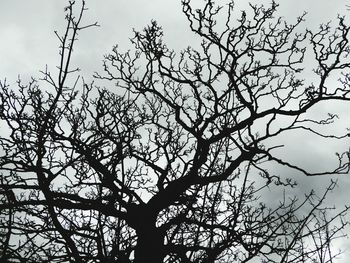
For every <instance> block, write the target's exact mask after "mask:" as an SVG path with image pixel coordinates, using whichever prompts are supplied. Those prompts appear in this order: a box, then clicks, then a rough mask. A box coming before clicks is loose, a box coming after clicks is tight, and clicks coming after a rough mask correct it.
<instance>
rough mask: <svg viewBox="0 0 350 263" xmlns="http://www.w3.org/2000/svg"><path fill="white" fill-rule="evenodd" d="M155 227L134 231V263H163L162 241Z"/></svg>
mask: <svg viewBox="0 0 350 263" xmlns="http://www.w3.org/2000/svg"><path fill="white" fill-rule="evenodd" d="M158 232H159V230H157V229H156V228H155V227H149V228H147V229H142V231H136V233H137V236H138V238H137V245H136V249H135V261H134V262H135V263H163V259H164V257H165V255H164V243H163V242H164V240H163V237H162V235H160V234H159V233H158Z"/></svg>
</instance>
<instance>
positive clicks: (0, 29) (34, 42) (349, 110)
mask: <svg viewBox="0 0 350 263" xmlns="http://www.w3.org/2000/svg"><path fill="white" fill-rule="evenodd" d="M77 2H79V1H77ZM194 2H196V3H201V2H202V0H194ZM217 2H220V1H219V0H217ZM221 2H223V1H221ZM247 2H248V1H246V0H237V1H236V4H237V6H238V8H239V9H244V8H245V6H247ZM252 2H255V3H269V2H270V1H266V0H262V1H259V0H255V1H252ZM277 2H278V3H279V4H280V8H279V12H278V14H279V15H281V16H284V17H285V19H286V20H287V21H290V22H293V21H295V18H296V16H297V15H300V14H302V13H303V11H307V12H308V15H307V17H306V19H307V21H306V23H305V26H306V27H308V28H311V29H315V28H317V26H318V24H319V23H321V22H327V21H329V20H335V18H336V16H337V14H338V13H340V14H346V15H349V14H350V11H347V10H346V9H347V8H346V5H347V4H350V1H345V0H280V1H277ZM66 3H67V1H64V0H60V1H59V0H51V1H48V0H31V1H25V0H0V37H1V40H0V79H1V80H4V78H7V80H8V82H9V83H14V81H15V80H16V79H17V75H18V74H20V75H21V76H22V77H24V78H27V77H29V76H31V75H34V76H36V77H38V76H39V74H38V72H39V70H41V69H44V68H45V65H46V64H48V66H49V68H50V69H51V70H52V71H53V70H54V68H55V66H56V65H57V62H58V41H57V39H56V37H55V35H54V32H53V31H54V30H60V29H61V32H62V30H63V29H64V20H63V18H64V13H63V8H64V6H65V5H66ZM87 6H88V7H89V11H88V12H87V13H86V14H85V21H87V22H95V21H97V22H98V23H99V24H100V25H101V27H99V28H92V29H89V30H87V31H85V32H82V33H81V35H80V41H79V42H78V44H77V47H76V53H75V57H74V62H75V64H76V65H77V66H79V67H80V68H82V75H83V76H85V78H86V77H87V76H89V75H91V74H92V73H93V72H94V71H101V70H102V67H101V65H102V58H103V55H104V54H106V53H108V52H109V51H110V50H111V48H112V46H113V45H115V44H119V46H120V48H121V50H127V49H129V48H131V46H130V44H129V42H128V39H129V38H130V37H132V36H133V33H132V28H135V29H136V30H141V29H142V28H143V27H144V26H146V25H147V24H148V23H149V22H150V21H151V19H155V20H157V21H158V23H159V24H160V25H161V26H162V27H163V29H164V32H165V42H166V43H167V45H168V47H170V48H173V49H175V50H180V49H182V48H185V47H187V46H188V45H190V44H191V38H192V34H191V33H190V32H189V30H188V23H187V21H186V19H185V16H184V15H183V14H182V12H181V5H180V1H179V0H88V1H87ZM320 110H325V109H324V108H320ZM327 110H328V109H327ZM332 110H333V111H335V112H337V113H339V114H340V116H341V117H342V118H343V119H342V121H340V123H339V126H337V127H335V128H334V129H335V131H334V132H338V131H339V130H340V129H344V127H350V105H349V104H338V105H335V106H334V107H333V108H332ZM298 139H299V138H295V140H296V142H295V144H294V147H291V149H290V152H288V154H291V155H293V156H292V157H293V158H294V159H296V160H299V161H300V162H305V164H306V165H308V166H311V167H313V166H317V165H321V164H327V162H328V159H327V158H333V157H334V155H333V152H335V151H337V150H339V151H340V150H341V148H345V149H346V148H348V147H349V145H348V144H349V141H346V142H342V143H343V144H337V143H335V144H334V145H332V144H328V145H322V144H316V143H315V142H314V141H309V142H304V143H298ZM289 140H293V138H289ZM301 144H302V145H301ZM344 144H347V145H345V146H344ZM307 146H309V147H307ZM300 147H303V148H304V149H305V148H309V149H311V150H313V153H312V152H311V154H312V157H310V156H307V155H305V154H302V153H300ZM298 150H299V151H298ZM281 172H282V171H281ZM297 177H298V178H297V179H298V180H300V181H301V180H302V182H304V183H303V184H301V188H300V189H299V191H300V193H302V192H303V191H304V190H305V189H308V188H309V186H310V185H312V186H319V185H326V184H327V183H328V182H329V179H330V177H328V178H307V179H303V178H302V176H300V175H298V176H297ZM339 185H340V186H339V189H338V190H337V192H336V193H335V194H333V196H332V201H334V202H335V203H336V205H337V206H341V205H343V204H344V203H346V202H347V204H349V203H350V200H349V197H348V196H349V195H348V193H347V191H349V189H350V175H349V176H342V177H339ZM349 220H350V218H349ZM343 249H348V250H349V251H348V254H347V257H346V256H344V260H342V261H339V262H344V263H345V262H350V242H349V240H348V241H347V243H346V244H345V243H344V244H343Z"/></svg>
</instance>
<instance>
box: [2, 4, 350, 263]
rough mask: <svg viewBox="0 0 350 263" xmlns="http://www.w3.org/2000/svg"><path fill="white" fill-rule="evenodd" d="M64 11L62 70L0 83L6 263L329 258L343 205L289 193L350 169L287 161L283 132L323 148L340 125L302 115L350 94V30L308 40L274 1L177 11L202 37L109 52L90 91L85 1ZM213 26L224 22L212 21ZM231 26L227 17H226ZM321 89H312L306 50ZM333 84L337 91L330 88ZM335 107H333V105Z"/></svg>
mask: <svg viewBox="0 0 350 263" xmlns="http://www.w3.org/2000/svg"><path fill="white" fill-rule="evenodd" d="M73 7H74V2H70V4H69V6H68V7H67V8H66V13H67V16H66V20H67V26H66V31H65V32H64V34H63V35H60V34H59V33H56V34H57V37H58V39H59V41H60V63H59V65H58V74H57V76H56V75H55V74H54V73H51V72H50V71H49V70H45V71H42V76H43V77H42V79H40V80H36V79H34V78H33V79H32V80H31V81H30V82H29V83H27V84H23V83H22V82H21V81H20V80H19V81H18V85H17V87H16V89H11V88H10V87H9V85H8V84H7V83H6V82H5V81H2V82H1V83H0V88H1V90H0V125H1V127H2V129H3V131H4V132H3V134H1V138H0V154H1V155H0V173H1V182H0V191H1V203H0V209H1V217H0V237H1V251H0V252H1V254H0V257H1V262H135V263H139V262H152V263H157V262H203V263H204V262H208V263H209V262H334V261H333V260H334V258H335V257H336V256H337V253H338V252H337V251H333V250H332V246H331V244H332V241H333V240H334V239H336V238H338V237H341V236H343V235H344V234H343V232H342V230H344V228H345V227H346V226H347V225H348V221H347V220H346V219H345V217H344V216H345V215H346V212H347V210H348V209H349V208H348V207H345V208H344V209H343V210H341V211H338V212H336V213H335V212H334V211H332V212H330V211H329V210H330V209H332V208H331V207H328V206H325V205H324V200H325V198H326V196H327V194H328V193H329V192H330V191H331V190H332V189H333V188H334V187H335V185H336V182H331V184H330V185H329V187H328V188H327V189H326V191H325V192H324V193H323V194H321V195H317V194H316V193H315V192H314V191H312V192H310V193H309V194H306V195H305V196H304V197H301V198H296V197H294V198H292V197H291V196H289V195H288V194H287V193H286V194H281V196H280V200H275V202H271V201H266V200H264V196H265V195H266V194H267V192H269V191H276V192H279V191H280V192H281V193H283V189H288V188H291V187H293V186H295V185H296V182H294V180H292V179H289V178H285V177H284V176H282V175H281V176H280V175H275V174H273V173H272V172H271V169H270V168H271V164H274V165H281V166H284V167H287V168H290V169H291V170H294V171H297V172H300V173H303V174H305V175H308V176H312V175H326V174H346V173H348V172H349V157H348V156H349V155H348V154H349V153H348V152H345V153H343V154H338V155H337V156H338V161H339V165H338V166H337V167H335V168H334V169H330V170H329V171H317V172H310V171H308V170H307V169H306V168H304V167H302V166H300V165H298V164H294V163H292V162H291V161H290V160H286V159H285V158H281V157H280V156H279V155H278V152H279V151H277V149H280V148H281V147H283V145H280V144H279V143H278V140H279V138H281V136H288V132H290V131H292V132H294V131H297V130H301V131H303V132H305V134H310V135H313V136H318V137H321V138H323V139H343V138H346V137H347V134H346V133H344V135H339V136H336V135H329V134H324V133H323V132H322V128H323V127H324V126H325V125H328V124H331V123H333V121H334V120H335V118H336V115H332V114H329V115H328V116H327V117H326V118H324V119H321V120H320V119H316V118H311V117H310V115H307V114H306V113H307V112H308V111H309V109H311V108H313V107H314V106H315V105H317V104H319V103H321V102H323V101H340V100H345V101H347V100H350V96H349V92H350V74H349V73H348V72H347V71H348V69H349V67H350V64H349V59H348V55H349V52H350V46H349V44H348V34H349V30H350V27H349V26H348V25H347V24H346V23H345V21H344V18H343V17H338V20H337V22H338V24H337V25H336V26H335V27H334V29H332V27H331V25H330V24H325V25H321V27H320V28H319V30H318V31H317V32H311V31H305V32H301V30H299V27H298V26H299V25H300V24H301V23H302V22H303V20H304V16H301V17H299V18H298V19H297V21H296V22H295V23H294V24H288V23H287V22H285V21H283V20H282V19H281V18H276V17H275V13H276V9H277V7H278V5H277V4H276V3H274V2H273V3H272V4H271V5H270V6H268V7H263V6H254V5H250V7H249V10H246V11H243V12H241V13H240V14H239V17H237V15H236V14H234V12H236V10H235V8H234V2H230V3H229V4H228V5H227V6H225V7H218V6H216V5H215V4H214V2H213V1H212V0H206V1H205V4H204V7H203V8H202V9H198V10H194V9H193V8H192V7H191V4H190V1H189V0H183V1H182V7H183V13H184V14H185V16H186V18H187V20H188V21H189V25H190V28H191V30H192V31H193V32H194V34H195V35H197V36H198V37H199V38H200V39H201V40H202V42H201V43H200V46H199V48H198V49H195V48H191V47H189V48H187V49H185V50H183V51H181V52H180V53H179V55H176V54H175V52H174V51H172V50H171V49H169V48H168V47H167V46H166V45H165V44H164V43H163V41H162V35H163V32H162V29H161V27H160V26H158V25H157V23H156V22H152V23H151V24H150V25H149V26H148V27H146V28H145V29H144V30H143V31H141V32H135V36H134V38H133V39H132V40H131V42H132V45H133V50H134V51H128V52H126V53H122V52H120V51H119V50H118V48H117V47H115V48H114V49H113V52H112V53H111V54H110V55H108V56H106V58H105V61H104V71H103V73H99V74H98V73H96V76H95V78H96V83H101V85H102V84H103V83H107V84H110V83H112V84H113V85H109V86H107V87H106V88H102V87H99V86H96V84H95V83H86V82H84V80H83V79H80V77H76V76H77V74H78V73H77V69H72V68H71V66H70V64H71V57H72V52H73V48H74V43H75V42H76V40H77V35H78V33H79V32H80V31H81V30H83V29H86V28H88V27H91V26H96V25H97V24H92V25H84V26H82V25H81V18H82V15H83V13H84V11H85V10H86V9H85V3H84V2H83V5H82V7H81V10H80V13H78V15H77V16H75V15H74V10H73V9H74V8H73ZM219 18H220V19H219ZM224 18H225V19H224ZM307 55H309V56H310V57H311V58H313V59H314V62H315V63H316V64H315V65H316V66H315V68H314V71H313V74H314V78H313V80H314V79H316V80H317V82H316V81H313V82H311V81H310V82H309V81H308V80H307V79H304V78H303V76H304V77H305V75H303V74H304V73H305V71H306V69H304V68H303V67H305V62H304V56H307ZM334 78H339V82H337V83H335V82H332V83H330V81H331V80H334ZM332 103H334V102H332Z"/></svg>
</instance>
